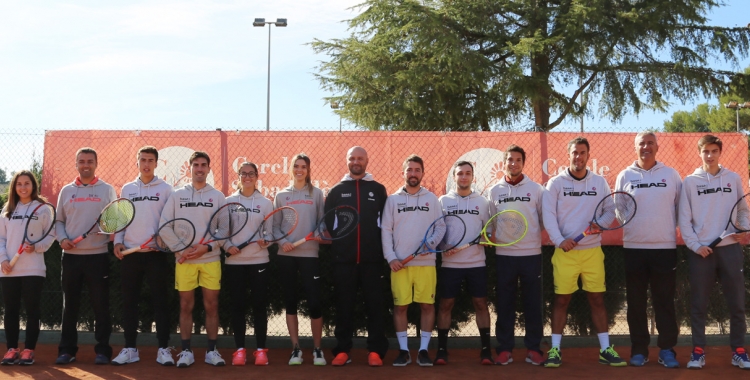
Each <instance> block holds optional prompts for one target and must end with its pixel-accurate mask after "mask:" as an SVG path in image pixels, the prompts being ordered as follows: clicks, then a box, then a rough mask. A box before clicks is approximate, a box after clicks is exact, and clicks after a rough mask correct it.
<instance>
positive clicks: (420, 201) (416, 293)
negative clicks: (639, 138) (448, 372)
mask: <svg viewBox="0 0 750 380" xmlns="http://www.w3.org/2000/svg"><path fill="white" fill-rule="evenodd" d="M403 175H404V187H402V188H401V189H399V190H398V191H397V192H395V193H394V194H392V195H390V196H389V197H388V199H387V200H386V201H385V209H384V210H383V222H382V224H383V231H382V239H383V255H384V256H385V260H386V261H387V262H388V264H389V265H390V267H391V271H392V272H391V292H392V293H393V304H394V306H393V324H394V325H395V327H396V337H397V338H398V344H399V348H400V351H399V355H398V357H397V358H396V360H394V362H393V365H394V366H397V367H403V366H406V365H407V364H409V363H411V356H410V354H409V347H408V345H407V335H406V329H407V327H408V320H407V318H406V311H407V309H408V308H409V304H411V303H412V302H417V303H419V307H420V310H421V319H420V326H419V327H420V329H421V330H422V331H421V334H420V337H421V339H420V346H419V353H418V355H417V364H419V365H420V366H423V367H429V366H432V360H431V359H430V356H429V355H428V353H427V347H428V345H429V344H430V337H431V336H432V329H433V326H434V324H435V285H436V282H437V278H436V277H437V276H436V274H435V254H428V255H419V256H418V257H417V258H415V259H414V260H412V261H410V262H409V263H407V264H406V265H403V264H402V263H401V260H403V259H405V258H406V257H407V256H409V255H411V254H412V253H414V252H416V251H417V249H419V248H421V247H420V245H421V244H422V238H423V236H424V235H423V233H424V232H423V231H427V228H428V227H429V226H430V225H431V224H432V222H433V221H435V220H436V219H437V218H439V217H441V216H442V215H443V211H442V210H441V208H440V203H439V202H438V198H437V196H435V194H433V193H432V192H430V191H429V190H427V189H425V188H424V187H422V186H420V184H421V183H422V176H423V175H424V162H423V161H422V158H420V157H419V156H417V155H414V154H413V155H411V156H409V157H407V158H406V161H404V165H403ZM440 238H441V239H442V236H441V237H440ZM437 243H438V242H435V244H437ZM432 248H434V247H432Z"/></svg>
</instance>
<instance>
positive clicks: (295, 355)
mask: <svg viewBox="0 0 750 380" xmlns="http://www.w3.org/2000/svg"><path fill="white" fill-rule="evenodd" d="M300 364H302V350H300V349H299V346H294V350H292V356H290V357H289V365H300Z"/></svg>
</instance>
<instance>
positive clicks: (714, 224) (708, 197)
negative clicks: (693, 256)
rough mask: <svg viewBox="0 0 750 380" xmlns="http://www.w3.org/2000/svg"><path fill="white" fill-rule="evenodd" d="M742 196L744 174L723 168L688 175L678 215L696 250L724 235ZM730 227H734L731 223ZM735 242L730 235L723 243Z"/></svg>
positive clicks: (685, 235) (684, 235) (687, 241)
mask: <svg viewBox="0 0 750 380" xmlns="http://www.w3.org/2000/svg"><path fill="white" fill-rule="evenodd" d="M742 195H743V194H742V180H741V179H740V176H739V175H738V174H737V173H735V172H733V171H731V170H728V169H725V168H723V167H722V168H720V170H719V172H718V173H717V174H716V175H715V176H713V175H711V174H709V173H707V172H706V171H704V170H703V168H698V169H695V171H694V172H693V174H690V175H689V176H687V177H685V181H683V183H682V192H681V193H680V213H679V216H678V218H677V219H678V222H679V226H680V232H681V233H682V239H683V240H685V245H687V247H688V248H690V249H691V250H692V251H693V252H695V251H697V250H698V248H700V247H701V246H708V245H709V244H711V242H712V241H714V239H716V238H718V237H719V236H721V233H722V232H723V231H724V228H725V227H726V226H727V221H728V220H729V214H731V212H732V207H734V204H735V203H737V201H738V200H739V199H740V198H742ZM745 223H747V221H746V222H745ZM729 227H730V229H731V225H730V226H729ZM734 243H736V240H735V239H732V238H726V239H724V240H722V241H721V243H719V246H720V247H721V246H725V245H730V244H734Z"/></svg>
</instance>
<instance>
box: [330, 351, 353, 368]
mask: <svg viewBox="0 0 750 380" xmlns="http://www.w3.org/2000/svg"><path fill="white" fill-rule="evenodd" d="M351 362H352V359H349V354H347V353H346V352H339V353H338V354H336V357H335V358H333V361H332V362H331V365H333V366H335V367H339V366H342V365H345V364H349V363H351Z"/></svg>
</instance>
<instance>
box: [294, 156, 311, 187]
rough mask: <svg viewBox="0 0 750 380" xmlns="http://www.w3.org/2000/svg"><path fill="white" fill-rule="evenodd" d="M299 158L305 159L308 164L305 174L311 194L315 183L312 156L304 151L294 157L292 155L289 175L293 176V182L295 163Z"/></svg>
mask: <svg viewBox="0 0 750 380" xmlns="http://www.w3.org/2000/svg"><path fill="white" fill-rule="evenodd" d="M297 160H302V161H305V163H306V164H307V175H306V176H305V183H306V184H307V191H309V192H310V196H312V194H313V185H312V180H311V179H310V178H311V177H310V176H311V175H312V174H311V170H312V169H310V157H307V155H306V154H304V153H298V154H296V155H295V156H294V157H292V165H291V166H289V176H290V177H292V182H294V163H295V162H297Z"/></svg>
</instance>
